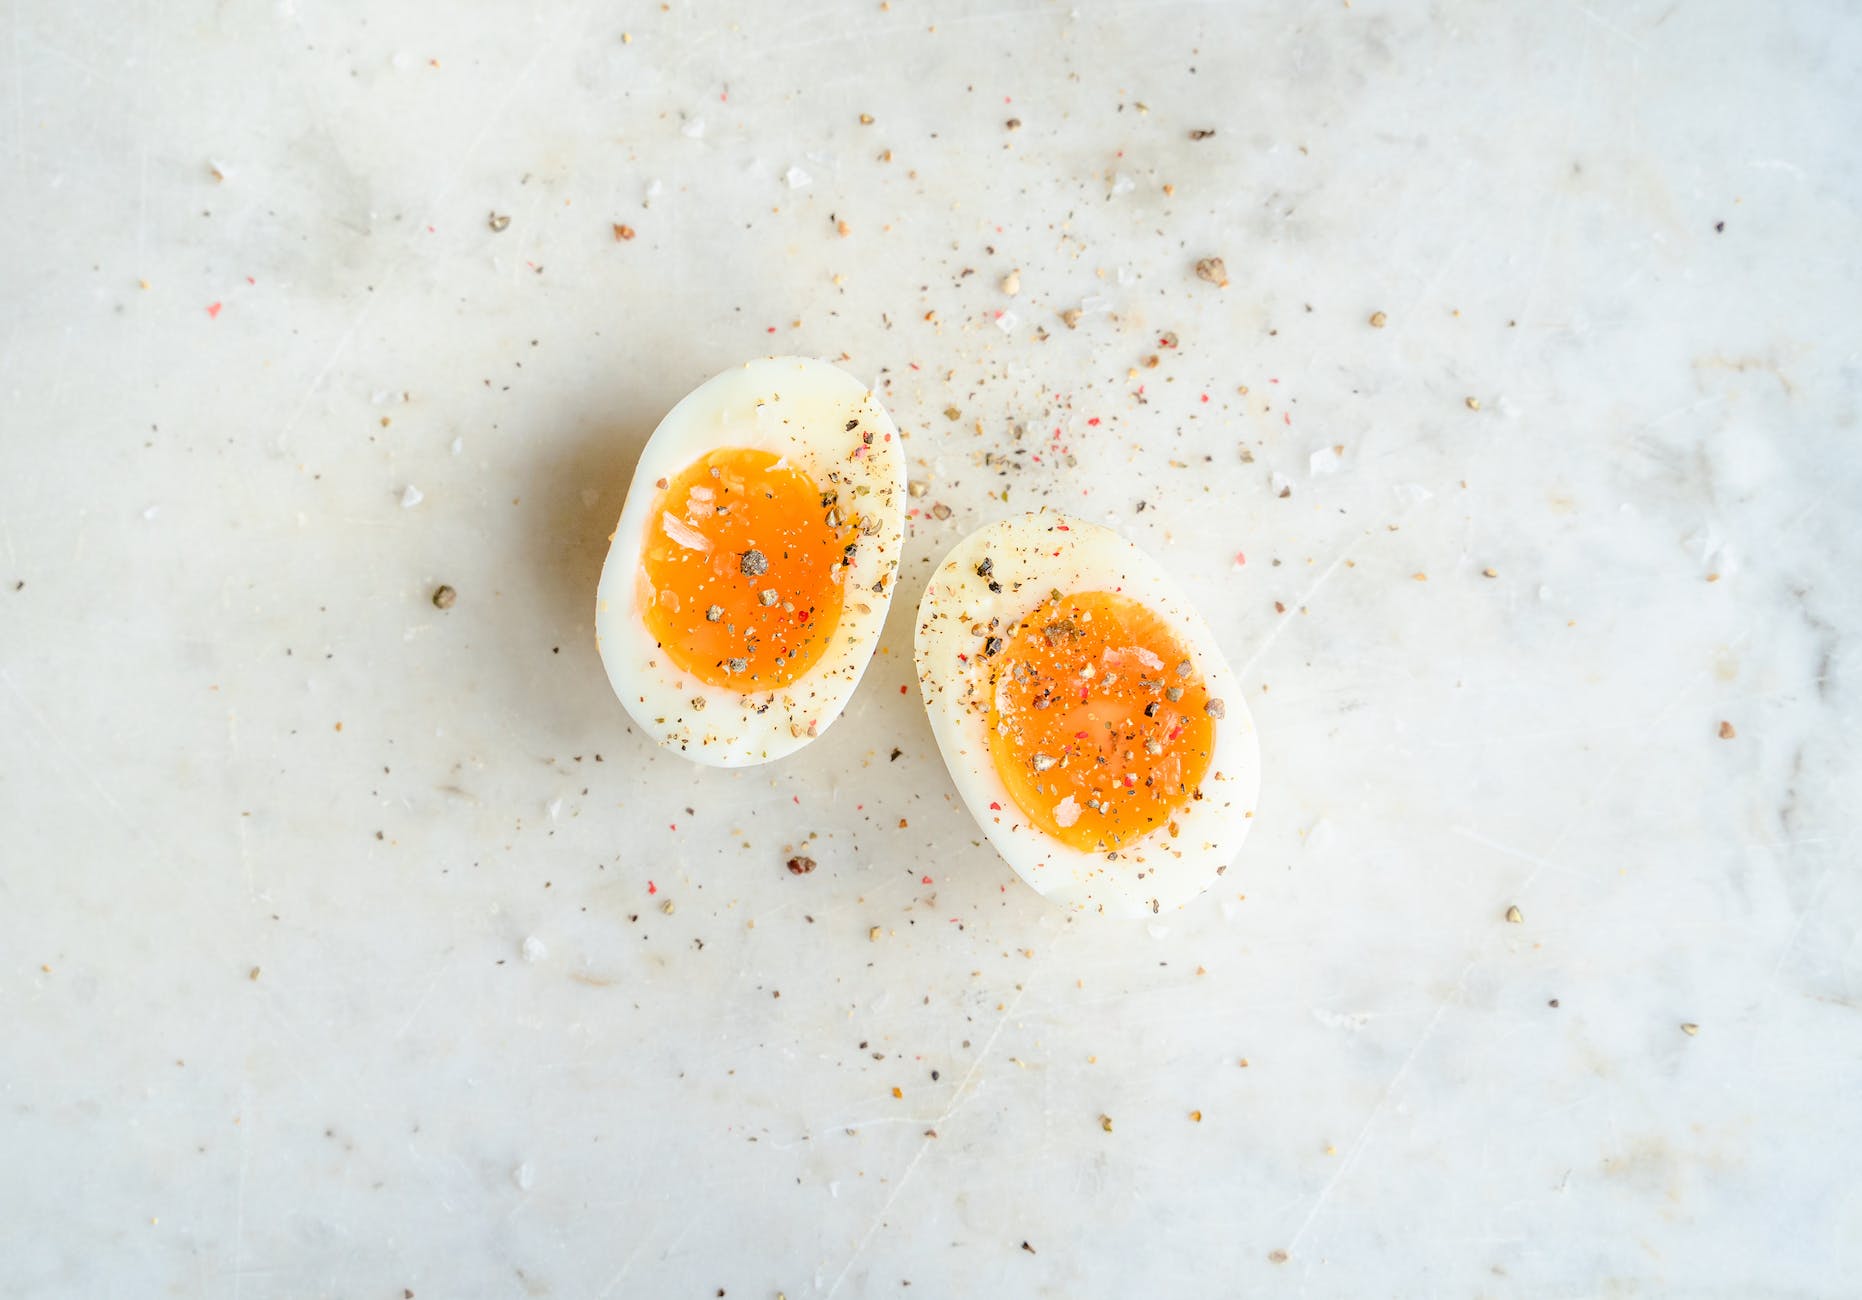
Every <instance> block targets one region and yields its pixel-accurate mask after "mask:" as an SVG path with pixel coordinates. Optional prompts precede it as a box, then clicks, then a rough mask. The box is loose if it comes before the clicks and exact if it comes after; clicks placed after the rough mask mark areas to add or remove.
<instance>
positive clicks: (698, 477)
mask: <svg viewBox="0 0 1862 1300" xmlns="http://www.w3.org/2000/svg"><path fill="white" fill-rule="evenodd" d="M659 487H660V492H659V496H658V497H657V498H656V499H655V500H654V502H653V514H652V518H651V520H650V521H649V522H648V524H647V538H646V545H645V547H644V548H643V549H642V553H641V554H642V560H641V572H640V578H639V584H638V592H639V599H640V608H641V610H642V615H643V617H644V618H645V620H646V625H647V630H648V631H649V632H651V633H652V634H653V637H654V639H655V640H656V641H658V642H659V644H660V648H661V649H662V650H664V651H665V652H666V654H667V655H669V656H671V658H672V660H673V662H674V663H676V664H677V665H678V666H679V667H680V668H682V669H684V670H685V671H686V672H689V673H691V674H692V675H693V676H695V677H698V678H700V679H701V680H703V681H706V682H709V683H710V684H711V685H713V686H725V687H732V688H735V689H737V690H742V691H752V690H770V689H774V688H776V687H780V686H786V685H788V684H789V683H790V682H792V681H794V680H795V679H796V678H798V677H800V676H801V675H802V674H803V673H805V672H807V671H808V670H809V669H810V668H811V667H813V666H814V663H815V661H816V660H817V659H819V658H820V657H821V652H822V651H823V650H824V649H826V648H827V644H828V640H829V638H830V637H831V636H832V635H833V633H834V628H835V626H836V624H838V623H839V622H840V614H841V599H842V582H841V577H842V573H843V570H844V568H845V565H846V562H847V560H848V559H849V558H851V556H852V554H853V550H854V546H855V544H856V541H857V535H856V534H857V527H856V525H857V521H856V520H855V519H854V518H853V515H852V512H851V511H850V510H849V509H848V508H847V507H846V506H845V505H843V504H842V503H841V502H840V500H839V499H838V497H837V494H836V492H835V491H834V490H832V489H830V490H828V491H823V490H822V489H821V488H820V487H818V486H817V485H816V483H815V481H814V480H813V479H811V478H810V477H809V476H808V475H807V474H806V473H804V472H803V471H801V470H799V469H796V468H795V467H794V466H792V465H787V464H784V463H783V461H782V459H781V458H780V457H778V456H776V455H775V454H773V453H771V452H767V451H755V450H752V449H749V448H744V447H726V448H720V449H718V450H715V451H711V452H707V453H706V454H705V455H703V456H701V457H700V458H699V459H698V460H696V461H694V462H692V464H690V465H688V466H686V467H685V469H683V470H681V471H680V472H679V474H678V475H677V476H676V477H674V478H672V479H670V480H668V479H661V480H660V483H659Z"/></svg>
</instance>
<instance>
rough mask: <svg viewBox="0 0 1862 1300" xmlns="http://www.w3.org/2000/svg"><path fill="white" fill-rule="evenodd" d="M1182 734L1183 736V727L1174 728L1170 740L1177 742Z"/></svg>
mask: <svg viewBox="0 0 1862 1300" xmlns="http://www.w3.org/2000/svg"><path fill="white" fill-rule="evenodd" d="M1182 734H1183V728H1182V727H1173V728H1172V729H1171V732H1170V739H1172V740H1175V739H1176V738H1177V737H1178V736H1181V735H1182Z"/></svg>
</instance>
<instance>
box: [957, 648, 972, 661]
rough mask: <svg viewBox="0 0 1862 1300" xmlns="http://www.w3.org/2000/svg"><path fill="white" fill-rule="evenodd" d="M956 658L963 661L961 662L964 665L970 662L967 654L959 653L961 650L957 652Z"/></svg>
mask: <svg viewBox="0 0 1862 1300" xmlns="http://www.w3.org/2000/svg"><path fill="white" fill-rule="evenodd" d="M957 658H959V659H961V660H963V662H964V663H966V664H967V663H969V662H970V656H969V655H967V654H965V653H963V651H961V650H959V651H958V652H957Z"/></svg>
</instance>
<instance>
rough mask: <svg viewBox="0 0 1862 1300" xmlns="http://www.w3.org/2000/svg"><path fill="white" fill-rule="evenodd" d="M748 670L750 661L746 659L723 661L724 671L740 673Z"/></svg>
mask: <svg viewBox="0 0 1862 1300" xmlns="http://www.w3.org/2000/svg"><path fill="white" fill-rule="evenodd" d="M749 670H750V661H749V660H748V659H726V660H725V661H724V671H725V672H727V673H742V672H748V671H749Z"/></svg>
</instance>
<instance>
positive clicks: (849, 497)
mask: <svg viewBox="0 0 1862 1300" xmlns="http://www.w3.org/2000/svg"><path fill="white" fill-rule="evenodd" d="M904 501H905V456H904V450H903V448H902V446H901V445H900V437H899V431H898V429H897V428H896V427H895V426H894V425H893V423H892V418H891V417H890V416H889V415H887V414H886V412H885V409H884V408H883V407H881V406H880V404H879V402H878V401H877V399H875V398H874V396H873V393H872V390H871V389H869V388H868V387H867V386H866V385H865V384H863V383H861V382H860V381H859V380H857V379H855V378H854V377H853V376H852V375H850V374H848V373H847V372H846V371H844V370H841V369H839V368H837V367H835V366H831V365H829V364H828V363H827V362H825V361H814V360H810V359H807V358H804V357H770V358H766V359H764V360H761V361H752V362H750V363H748V364H747V365H744V366H741V367H739V368H737V369H735V370H730V371H726V372H725V373H724V374H721V375H719V376H717V377H716V378H715V379H712V380H709V381H707V382H706V383H704V384H701V385H700V386H699V387H698V388H696V389H694V390H693V391H692V392H691V393H690V394H688V395H687V396H686V397H685V399H684V400H683V401H681V402H680V403H679V404H678V405H677V406H675V407H673V409H672V410H671V411H670V412H668V413H667V415H666V418H665V419H663V420H661V421H660V423H659V427H658V428H657V429H655V430H654V431H653V436H652V437H651V438H649V439H648V440H647V444H646V447H645V449H644V450H643V451H642V452H641V453H640V462H639V464H638V465H637V466H636V467H635V469H634V478H633V483H632V485H631V486H629V488H628V489H627V501H626V504H625V505H624V506H623V507H622V510H621V520H620V523H619V525H617V526H616V528H615V530H614V534H613V537H612V538H611V539H610V544H609V547H608V558H607V562H606V563H605V564H604V565H603V566H602V570H601V585H600V588H599V590H598V591H597V592H596V598H595V641H596V644H597V646H598V647H599V649H600V651H601V662H602V666H603V667H604V668H606V669H607V673H608V681H609V682H610V683H611V684H612V685H613V687H614V692H615V694H616V695H618V696H620V699H621V703H622V704H624V705H626V707H627V712H628V713H629V714H630V715H632V717H633V720H634V722H635V723H636V724H637V725H638V726H639V727H640V728H641V729H642V730H644V731H645V732H646V733H647V734H648V735H650V736H652V737H653V738H654V739H655V740H657V741H658V742H659V743H660V744H662V745H665V746H666V747H667V748H669V749H674V750H677V751H678V752H679V753H681V754H684V755H685V756H686V757H687V758H690V759H693V760H695V761H697V762H700V763H706V764H710V765H712V766H715V767H741V766H745V765H747V764H751V763H766V762H769V761H770V760H772V759H777V758H781V757H783V756H784V755H785V754H790V753H793V752H794V751H795V750H797V749H800V748H801V747H802V746H803V745H805V744H807V743H808V742H809V741H810V740H812V739H813V738H814V737H815V736H817V735H819V734H820V733H821V731H822V730H824V729H825V728H826V727H827V726H828V724H830V723H831V722H833V721H834V719H835V718H836V717H838V716H839V715H840V711H841V709H842V708H843V707H844V706H845V705H846V703H847V699H848V697H849V696H851V695H852V694H853V689H854V686H855V685H856V684H857V683H858V682H859V680H860V675H861V674H862V673H863V672H865V671H866V665H867V663H868V661H869V660H871V658H872V656H873V648H874V646H875V645H876V644H877V643H878V640H879V631H880V628H881V626H882V625H883V624H884V623H885V620H886V608H887V606H888V605H890V604H891V602H892V587H893V575H894V573H895V571H896V570H897V568H898V563H899V549H900V545H901V541H902V536H903V530H904Z"/></svg>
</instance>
